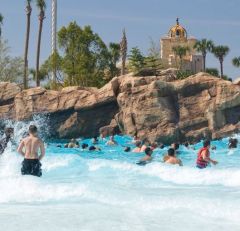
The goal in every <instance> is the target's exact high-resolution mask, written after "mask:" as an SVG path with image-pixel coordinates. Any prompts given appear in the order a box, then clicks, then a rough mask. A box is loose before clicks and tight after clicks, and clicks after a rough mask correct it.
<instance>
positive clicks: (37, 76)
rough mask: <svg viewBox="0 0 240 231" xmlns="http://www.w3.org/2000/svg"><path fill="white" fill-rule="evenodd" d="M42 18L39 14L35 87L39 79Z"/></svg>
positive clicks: (38, 83) (38, 84)
mask: <svg viewBox="0 0 240 231" xmlns="http://www.w3.org/2000/svg"><path fill="white" fill-rule="evenodd" d="M43 19H44V17H41V16H39V30H38V44H37V60H36V84H37V87H39V86H40V79H39V60H40V50H41V38H42V28H43Z"/></svg>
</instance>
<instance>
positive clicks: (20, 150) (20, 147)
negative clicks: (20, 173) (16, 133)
mask: <svg viewBox="0 0 240 231" xmlns="http://www.w3.org/2000/svg"><path fill="white" fill-rule="evenodd" d="M24 146H25V145H24V141H23V140H22V141H21V143H20V144H19V146H18V149H17V152H18V153H19V154H21V155H22V156H23V157H24V156H25V153H24V151H23V148H24Z"/></svg>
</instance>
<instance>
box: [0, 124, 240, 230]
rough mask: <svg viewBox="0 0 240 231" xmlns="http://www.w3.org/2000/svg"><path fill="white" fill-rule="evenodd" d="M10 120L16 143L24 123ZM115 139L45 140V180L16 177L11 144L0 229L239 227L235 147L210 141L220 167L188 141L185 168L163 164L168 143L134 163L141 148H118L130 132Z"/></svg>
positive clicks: (1, 171) (0, 196)
mask: <svg viewBox="0 0 240 231" xmlns="http://www.w3.org/2000/svg"><path fill="white" fill-rule="evenodd" d="M14 126H15V130H17V132H16V134H15V140H16V142H18V141H19V139H20V138H19V137H20V136H21V134H22V133H23V131H24V130H25V129H26V127H27V126H28V125H26V124H25V125H24V126H23V124H21V123H18V124H15V125H14ZM116 140H117V141H118V143H119V144H120V145H119V146H116V147H108V146H106V145H105V143H106V141H101V142H100V144H99V145H98V146H100V147H101V148H102V151H100V152H89V151H82V150H81V149H64V148H57V147H56V145H57V144H62V143H63V141H54V142H50V143H48V144H47V155H46V158H45V159H44V160H43V161H42V164H43V177H42V178H36V177H32V176H21V175H20V165H21V161H22V158H21V157H20V156H19V155H17V153H16V152H15V151H14V150H15V147H14V146H9V147H8V149H7V151H6V153H5V154H4V156H2V157H1V159H0V223H1V230H8V231H15V230H18V231H19V230H33V231H43V230H44V231H45V230H49V231H55V230H58V231H65V230H68V231H72V230H74V231H75V230H81V231H108V230H114V231H115V230H118V231H119V230H123V231H125V230H126V231H127V230H130V231H132V230H138V231H145V230H151V231H155V230H158V231H159V230H178V231H181V230H184V231H185V230H191V231H192V230H203V229H204V230H211V231H213V230H218V231H219V230H220V229H221V230H231V231H235V230H236V231H237V230H240V223H239V217H240V167H239V166H240V152H239V149H236V150H231V151H229V150H228V149H227V139H223V140H222V141H218V142H214V144H215V145H216V146H217V150H216V151H212V158H214V159H216V160H218V161H219V165H217V166H214V167H210V168H208V169H205V170H199V169H196V168H195V159H196V153H197V151H194V150H188V149H186V148H185V147H181V148H180V154H179V157H180V158H181V159H182V160H183V164H184V166H183V167H177V166H170V165H166V164H163V163H161V162H160V161H161V159H162V156H163V154H164V153H166V150H167V148H165V149H163V150H161V149H157V150H155V151H154V154H153V156H154V160H153V162H152V163H150V164H148V165H146V166H138V165H136V164H135V163H136V161H137V160H139V159H140V158H141V157H142V156H143V154H139V153H125V152H123V147H122V146H125V145H129V143H131V138H130V137H120V136H118V137H116ZM79 141H80V142H81V143H82V141H81V140H79ZM84 142H88V143H89V144H90V143H91V141H90V140H85V141H84ZM199 147H200V144H198V145H196V146H195V148H196V149H197V148H199Z"/></svg>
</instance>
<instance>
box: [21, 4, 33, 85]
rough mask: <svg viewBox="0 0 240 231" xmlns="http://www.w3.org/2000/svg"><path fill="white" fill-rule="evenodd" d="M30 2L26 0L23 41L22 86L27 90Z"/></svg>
mask: <svg viewBox="0 0 240 231" xmlns="http://www.w3.org/2000/svg"><path fill="white" fill-rule="evenodd" d="M31 1H32V0H27V5H26V14H27V31H26V41H25V52H24V77H23V85H24V89H27V88H28V45H29V36H30V23H31V20H30V19H31V13H32V7H31Z"/></svg>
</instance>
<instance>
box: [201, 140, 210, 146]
mask: <svg viewBox="0 0 240 231" xmlns="http://www.w3.org/2000/svg"><path fill="white" fill-rule="evenodd" d="M210 145H211V142H210V140H204V141H203V147H204V148H210Z"/></svg>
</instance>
